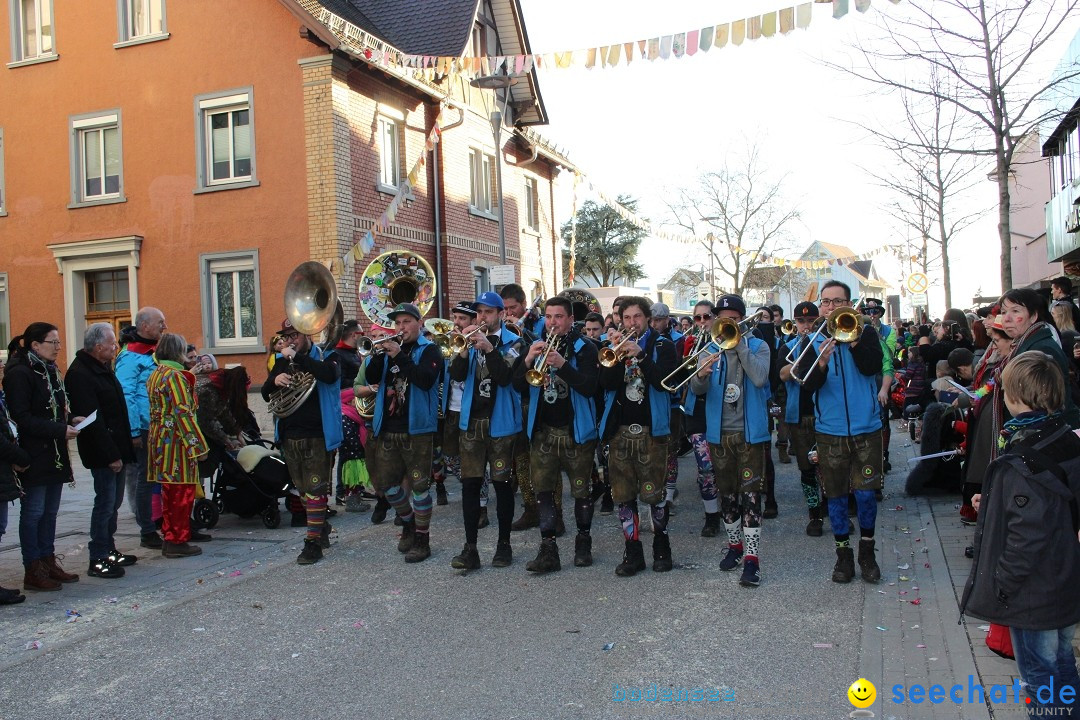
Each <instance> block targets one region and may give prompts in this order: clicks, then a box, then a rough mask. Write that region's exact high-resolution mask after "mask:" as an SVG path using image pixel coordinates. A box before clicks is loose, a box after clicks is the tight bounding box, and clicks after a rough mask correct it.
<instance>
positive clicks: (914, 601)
mask: <svg viewBox="0 0 1080 720" xmlns="http://www.w3.org/2000/svg"><path fill="white" fill-rule="evenodd" d="M908 602H909V603H911V604H912V605H922V598H915V599H914V600H908Z"/></svg>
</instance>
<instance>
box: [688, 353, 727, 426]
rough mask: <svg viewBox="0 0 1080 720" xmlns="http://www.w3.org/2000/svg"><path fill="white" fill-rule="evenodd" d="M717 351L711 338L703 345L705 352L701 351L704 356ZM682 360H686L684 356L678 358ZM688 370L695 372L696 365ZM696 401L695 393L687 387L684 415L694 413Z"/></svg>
mask: <svg viewBox="0 0 1080 720" xmlns="http://www.w3.org/2000/svg"><path fill="white" fill-rule="evenodd" d="M719 351H720V346H719V345H717V344H716V343H715V342H713V341H712V340H710V341H709V344H708V345H706V346H705V352H704V353H702V354H703V355H704V356H708V355H712V354H713V353H716V352H719ZM683 360H686V358H683V359H682V360H680V362H682V361H683ZM690 370H691V372H696V371H697V366H693V367H691V368H690ZM697 401H698V396H697V395H695V394H694V393H692V392H690V390H689V389H687V391H686V400H685V401H684V402H683V411H684V414H685V415H687V416H691V415H693V414H694V409H695V408H696V407H697Z"/></svg>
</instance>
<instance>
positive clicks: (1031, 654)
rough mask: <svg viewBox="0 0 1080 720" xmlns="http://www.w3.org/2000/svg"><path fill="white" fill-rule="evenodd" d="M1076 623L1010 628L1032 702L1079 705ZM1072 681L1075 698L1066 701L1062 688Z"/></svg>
mask: <svg viewBox="0 0 1080 720" xmlns="http://www.w3.org/2000/svg"><path fill="white" fill-rule="evenodd" d="M1075 631H1076V625H1070V626H1069V627H1064V628H1059V629H1058V630H1018V629H1017V628H1010V630H1009V632H1010V634H1011V635H1012V643H1013V654H1015V655H1016V667H1017V669H1019V670H1020V679H1021V680H1023V681H1024V683H1025V684H1026V685H1027V694H1028V696H1029V697H1030V698H1031V705H1032V706H1038V707H1047V708H1066V707H1077V703H1076V693H1078V692H1080V676H1078V675H1077V673H1076V657H1075V656H1074V655H1073V649H1072V641H1073V634H1074V633H1075ZM1065 685H1071V686H1072V688H1073V691H1074V692H1073V694H1072V698H1071V699H1069V700H1068V701H1067V702H1063V701H1062V698H1061V688H1062V687H1063V686H1065Z"/></svg>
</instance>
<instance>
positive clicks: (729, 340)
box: [709, 310, 766, 350]
mask: <svg viewBox="0 0 1080 720" xmlns="http://www.w3.org/2000/svg"><path fill="white" fill-rule="evenodd" d="M765 314H766V311H765V310H758V311H757V312H756V313H754V314H753V315H751V316H750V317H748V318H746V319H744V320H742V321H740V322H735V321H734V320H732V319H731V318H718V319H717V320H716V321H715V322H714V323H713V325H712V327H711V328H710V329H709V332H710V333H711V334H712V337H713V342H715V343H716V344H717V346H718V347H719V348H720V349H721V350H731V349H732V348H734V347H735V346H736V345H738V344H739V341H740V340H742V336H743V335H745V334H746V333H748V332H750V331H751V330H753V329H754V328H755V327H756V326H757V324H758V323H759V322H761V319H762V318H761V316H762V315H765Z"/></svg>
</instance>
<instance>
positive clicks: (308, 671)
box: [0, 434, 988, 719]
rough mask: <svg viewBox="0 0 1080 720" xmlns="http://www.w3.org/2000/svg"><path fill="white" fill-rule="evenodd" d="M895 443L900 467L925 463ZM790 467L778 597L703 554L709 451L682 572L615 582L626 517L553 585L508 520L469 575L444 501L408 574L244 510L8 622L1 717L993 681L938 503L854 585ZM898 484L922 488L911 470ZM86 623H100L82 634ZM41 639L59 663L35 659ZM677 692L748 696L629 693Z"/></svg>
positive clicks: (13, 570)
mask: <svg viewBox="0 0 1080 720" xmlns="http://www.w3.org/2000/svg"><path fill="white" fill-rule="evenodd" d="M896 435H898V434H894V438H895V439H894V442H893V455H894V463H895V464H896V465H897V466H898V467H899V466H901V465H902V464H903V459H904V457H906V454H909V453H910V448H905V447H903V446H904V444H905V439H904V438H902V437H896ZM777 468H778V472H779V477H778V495H779V499H780V507H781V515H780V517H779V518H778V519H776V520H769V521H766V522H765V531H764V535H763V540H762V550H761V552H762V585H761V586H760V587H759V588H756V589H746V588H742V587H740V586H739V585H738V582H737V580H738V577H737V574H728V573H722V572H720V571H719V570H718V569H717V562H718V561H719V557H720V552H721V550H722V548H723V542H722V540H721V538H714V539H704V538H701V537H699V531H700V527H701V522H702V512H701V507H700V503H699V502H698V501H697V499H696V490H695V488H694V481H693V478H694V475H695V472H694V469H693V467H692V459H690V458H686V459H683V460H682V462H681V473H680V490H681V497H680V499H679V503H678V513H677V514H676V516H675V517H674V518H673V520H672V528H673V529H672V547H673V554H674V558H675V561H676V563H677V565H676V569H675V570H674V571H673V572H671V573H668V574H664V575H657V574H654V573H652V572H651V571H648V572H646V573H644V574H642V575H639V576H638V577H635V578H630V579H623V578H617V577H615V575H614V573H613V569H614V566H615V565H616V564H617V563H618V562H619V560H620V556H621V548H622V539H621V533H620V530H619V527H618V522H617V519H616V518H615V516H613V515H612V516H599V515H598V516H597V518H596V522H595V527H594V536H595V537H596V541H595V546H594V556H595V565H594V566H593V567H591V568H585V569H580V568H574V567H572V554H573V547H572V546H573V542H572V538H571V537H567V538H566V539H564V540H562V541H561V543H560V547H561V551H562V558H563V561H564V569H563V571H562V572H560V573H556V574H552V575H549V576H544V577H533V576H530V575H529V574H527V573H526V572H525V570H524V563H525V561H526V560H528V559H531V558H532V557H533V556H534V555H535V553H536V548H537V545H538V537H537V535H536V533H535V532H528V533H516V534H515V535H514V550H515V563H514V565H513V566H512V567H511V568H507V569H494V568H491V567H490V566H488V563H489V561H490V557H491V555H492V553H493V551H494V543H495V537H496V533H495V528H494V527H491V528H488V529H485V530H482V531H481V541H480V550H481V557H482V559H483V560H484V562H485V567H484V568H483V569H482V570H480V571H478V572H474V573H470V574H468V575H467V576H466V575H462V574H460V573H458V572H457V571H454V570H452V569H451V568H450V566H449V561H450V558H451V557H452V556H453V555H454V554H456V553H457V552H458V551H459V550H460V546H461V543H462V542H463V533H462V531H461V527H460V505H459V503H458V500H459V496H458V495H457V494H456V493H453V494H451V503H450V505H449V506H448V507H443V508H436V513H435V517H434V521H433V534H432V538H433V541H432V544H433V556H432V557H431V559H429V560H428V561H426V562H424V563H421V564H419V565H405V564H404V562H403V561H402V559H401V556H400V555H399V554H398V553H397V552H396V547H395V545H396V533H395V529H394V528H393V526H392V525H391V524H390V523H386V524H384V525H382V526H372V525H371V524H370V523H369V522H368V516H367V514H362V515H361V514H346V513H341V514H339V515H338V516H337V518H336V519H335V521H334V522H335V527H336V529H337V532H336V534H335V537H334V545H333V547H332V548H331V549H330V550H329V551H327V557H326V560H325V561H323V562H321V563H319V564H317V565H315V566H309V567H301V566H297V565H296V564H295V562H294V559H295V556H296V553H297V552H298V551H299V548H300V543H301V537H302V536H301V533H302V530H294V529H290V528H287V527H282V528H279V529H277V530H268V529H266V528H264V527H263V526H262V524H261V522H260V521H259V520H258V519H253V520H241V519H239V518H236V517H234V516H225V517H224V518H223V519H222V521H221V524H220V525H219V526H218V528H216V529H215V531H214V535H215V539H214V541H213V542H212V543H209V544H207V545H205V546H204V550H205V551H206V552H205V554H204V555H203V556H201V557H199V558H189V559H183V560H166V559H164V558H161V557H160V556H153V557H152V556H150V555H149V554H147V553H148V552H149V551H146V550H143V551H142V552H143V556H142V557H141V559H140V561H139V563H138V564H137V565H136V566H134V567H132V568H130V569H129V573H128V575H127V577H125V578H123V579H121V580H112V581H109V580H101V579H95V578H87V577H85V576H84V577H83V578H82V580H81V581H80V582H79V583H77V584H75V585H69V586H66V587H65V589H64V590H63V591H61V592H60V593H46V594H35V595H32V596H31V597H30V598H29V600H28V601H27V602H26V603H24V604H22V605H20V606H14V607H9V608H3V609H0V613H2V615H0V616H2V617H3V618H4V623H3V626H2V629H0V674H2V677H3V687H4V693H3V695H4V699H3V701H2V702H0V718H27V719H31V718H49V719H53V718H120V717H140V716H148V715H149V716H186V717H197V718H226V717H228V718H237V717H239V718H299V717H303V718H310V717H314V718H324V717H325V718H342V717H360V716H369V717H379V718H435V717H452V718H474V717H475V718H491V717H500V718H515V717H520V718H532V717H551V718H584V717H588V718H597V717H603V718H620V717H631V718H636V717H673V716H678V717H699V716H700V717H704V716H708V717H733V718H734V717H739V718H757V717H760V718H774V717H790V718H837V717H842V716H846V715H847V713H849V712H850V711H851V710H852V707H851V705H850V704H849V702H848V701H847V698H846V691H847V687H848V686H849V685H850V684H851V683H852V682H853V681H854V680H855V679H856V678H858V677H860V676H865V677H867V678H869V679H871V680H872V681H873V682H875V683H877V685H878V691H879V698H880V697H881V696H885V697H886V698H887V697H888V692H887V687H889V686H891V685H892V684H894V683H904V682H906V683H913V682H922V683H923V684H929V679H930V678H949V677H960V678H966V677H967V675H968V674H969V673H974V672H975V665H974V662H973V660H972V655H971V646H970V644H969V641H968V637H967V635H966V634H965V633H964V630H963V628H958V627H957V626H956V611H955V607H956V604H955V599H954V597H953V594H952V592H953V591H952V580H951V579H950V578H949V575H948V570H947V567H946V564H945V562H944V558H943V555H942V546H941V543H940V541H939V539H938V536H937V532H936V525H935V523H934V522H933V517H932V515H931V513H930V506H929V504H928V503H927V502H926V501H925V500H915V499H907V498H902V497H899V495H898V493H895V492H892V491H888V492H887V495H886V499H885V501H884V502H883V503H882V504H881V512H880V516H879V538H880V541H879V550H880V554H879V558H880V559H879V562H880V564H881V566H882V569H883V572H884V574H885V578H884V579H883V581H882V584H881V585H879V586H870V585H865V584H863V583H861V582H858V581H856V582H855V583H852V584H851V585H848V586H839V585H836V584H834V583H832V582H830V581H829V575H830V572H831V568H832V564H833V560H834V554H833V551H832V541H831V539H830V538H829V537H828V536H826V537H823V538H808V537H806V536H805V534H804V532H803V529H804V526H805V522H806V521H805V516H804V512H803V510H802V508H801V503H802V500H801V494H800V491H799V487H798V479H797V470H796V469H795V466H794V465H778V466H777ZM87 479H88V478H83V479H81V480H80V482H79V487H78V488H77V489H76V490H74V491H68V490H65V503H64V507H63V513H62V517H61V523H60V533H61V534H62V535H63V537H62V538H61V541H60V547H61V549H60V551H61V552H63V553H64V554H65V555H66V565H67V567H68V568H69V569H71V570H74V571H76V572H80V573H81V572H82V571H83V570H84V568H85V561H86V554H85V552H86V551H85V543H86V540H87V537H86V535H85V531H86V530H85V527H84V526H85V525H87V524H88V518H89V509H88V508H89V503H90V499H91V495H90V488H89V483H88V482H87V481H86V480H87ZM889 482H890V483H891V485H892V486H895V487H899V485H900V484H901V482H902V480H901V479H900V476H899V473H895V474H894V475H893V476H890V481H889ZM451 487H453V486H451ZM568 505H569V503H568ZM121 514H122V518H121V533H124V536H123V537H121V538H120V542H119V545H120V547H121V549H124V550H129V551H130V550H131V549H132V548H133V547H134V543H135V539H136V538H137V533H135V527H134V524H133V522H132V520H131V519H130V517H128V516H127V514H126V511H124V512H122V513H121ZM16 518H17V511H16V513H15V516H14V517H13V520H15V519H16ZM286 524H287V523H286ZM12 529H13V530H14V529H15V527H13V528H12ZM6 540H7V542H5V544H4V545H3V546H0V584H2V585H4V586H6V587H11V586H13V585H18V584H19V573H20V572H21V568H20V566H19V559H18V551H17V549H16V546H14V545H12V544H11V543H12V541H17V533H14V534H12V535H8V536H7V537H6ZM644 540H645V543H646V546H647V547H648V544H649V543H650V541H651V536H649V535H648V534H645V535H644ZM924 550H925V551H926V552H923V551H924ZM647 554H648V553H647ZM904 564H907V565H908V566H909V568H910V569H909V570H906V571H901V570H899V569H898V566H900V565H904ZM901 575H902V576H903V577H904V578H907V579H906V580H903V579H901V577H900V576H901ZM915 598H919V599H920V602H919V603H912V602H910V601H911V600H912V599H915ZM69 609H71V610H76V611H77V612H79V613H80V614H81V617H79V618H78V619H77V620H76V622H74V623H69V622H66V620H67V619H68V618H67V617H66V611H67V610H69ZM34 640H39V641H41V643H42V647H41V649H38V650H26V649H25V646H26V643H28V642H32V641H34ZM920 645H925V646H926V647H918V646H920ZM654 684H655V686H656V687H657V688H659V689H664V688H674V689H675V692H676V693H677V692H678V691H679V690H678V689H679V688H685V689H686V690H685V692H690V691H692V690H693V689H694V688H702V689H704V690H705V691H707V692H708V691H711V694H712V695H713V697H718V698H723V697H725V696H726V697H729V698H731V699H730V700H728V701H724V700H716V701H707V700H706V701H700V702H692V701H683V702H679V703H665V702H659V701H657V702H650V701H640V702H631V701H629V700H623V701H617V700H616V699H615V698H617V697H619V693H620V691H621V692H622V693H623V694H624V697H633V692H634V690H635V689H639V690H640V689H644V691H645V693H646V696H647V697H648V693H649V689H650V688H651V687H652V686H653V685H654ZM871 710H873V711H875V712H876V714H877V717H894V718H923V717H954V718H955V717H964V718H971V717H988V714H987V709H986V707H985V706H961V707H957V706H954V705H947V706H934V707H933V708H932V709H931V708H929V707H928V706H911V705H906V706H900V705H895V704H892V703H885V702H883V701H882V700H879V701H878V703H877V704H876V705H875V706H874V707H872V708H871ZM935 713H936V714H935Z"/></svg>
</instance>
